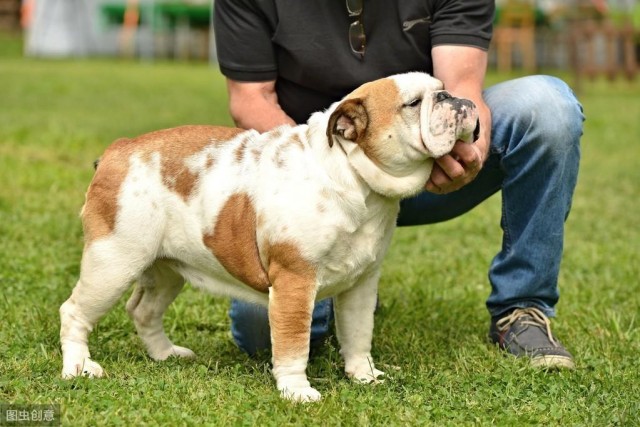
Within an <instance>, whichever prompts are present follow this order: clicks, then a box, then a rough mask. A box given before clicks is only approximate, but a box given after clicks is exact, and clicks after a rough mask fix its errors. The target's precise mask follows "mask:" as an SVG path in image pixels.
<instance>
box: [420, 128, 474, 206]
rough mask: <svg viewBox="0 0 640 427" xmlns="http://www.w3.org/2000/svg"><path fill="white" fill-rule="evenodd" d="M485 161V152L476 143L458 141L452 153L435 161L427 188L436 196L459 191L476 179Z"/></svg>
mask: <svg viewBox="0 0 640 427" xmlns="http://www.w3.org/2000/svg"><path fill="white" fill-rule="evenodd" d="M484 160H485V156H484V155H483V150H482V149H481V148H479V147H478V145H476V143H474V144H469V143H465V142H462V141H458V142H456V144H455V145H454V146H453V150H451V153H449V154H447V155H445V156H442V157H440V158H439V159H437V160H436V161H435V163H434V164H433V170H432V171H431V176H430V177H429V181H427V185H426V186H425V188H426V190H427V191H430V192H432V193H436V194H446V193H450V192H452V191H456V190H459V189H460V188H462V187H463V186H465V185H467V184H468V183H470V182H471V181H473V180H474V179H475V177H476V175H478V172H480V169H482V164H483V163H484Z"/></svg>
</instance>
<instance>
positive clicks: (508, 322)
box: [489, 307, 575, 369]
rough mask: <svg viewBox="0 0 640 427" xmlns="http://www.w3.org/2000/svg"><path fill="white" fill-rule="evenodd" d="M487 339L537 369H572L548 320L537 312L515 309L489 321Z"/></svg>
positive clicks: (566, 353) (571, 358)
mask: <svg viewBox="0 0 640 427" xmlns="http://www.w3.org/2000/svg"><path fill="white" fill-rule="evenodd" d="M489 339H490V340H491V342H493V343H494V344H498V345H499V346H500V348H501V349H503V350H505V351H507V352H508V353H510V354H513V355H514V356H516V357H529V358H530V359H531V366H534V367H536V368H553V369H555V368H567V369H574V368H575V365H574V363H573V356H571V353H569V352H568V351H567V350H566V349H565V348H564V347H563V346H562V344H561V343H560V341H558V340H556V339H555V338H554V337H553V334H552V333H551V325H550V323H549V318H547V316H545V315H544V313H543V312H542V311H540V310H538V309H537V308H533V307H530V308H516V309H515V310H513V311H512V312H510V313H509V314H506V315H505V316H503V317H500V318H494V319H492V320H491V327H490V328H489Z"/></svg>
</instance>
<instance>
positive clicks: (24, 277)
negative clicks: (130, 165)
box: [0, 40, 640, 426]
mask: <svg viewBox="0 0 640 427" xmlns="http://www.w3.org/2000/svg"><path fill="white" fill-rule="evenodd" d="M3 41H4V40H3ZM6 51H9V52H14V51H15V49H14V50H12V49H10V48H7V49H6V50H3V51H1V52H0V54H1V53H6ZM505 77H506V76H497V75H490V76H489V79H490V80H492V81H497V80H501V79H504V78H505ZM0 81H1V82H2V95H1V100H0V105H1V107H0V183H1V186H0V247H1V250H0V286H1V289H2V296H1V297H0V322H1V323H0V324H1V325H2V326H1V328H0V354H1V355H2V356H1V357H0V403H2V402H11V403H60V404H61V406H62V411H63V423H64V424H65V425H107V424H108V425H126V426H128V425H158V424H166V425H256V424H260V425H262V424H264V425H349V426H350V425H443V424H444V425H473V424H480V425H488V424H497V425H638V420H639V419H640V403H639V401H638V396H640V371H639V369H638V362H637V360H638V354H639V352H640V345H639V342H640V328H639V324H640V319H638V311H639V310H638V309H639V305H640V303H639V299H640V297H639V295H640V282H639V280H638V277H639V275H640V274H639V273H640V271H639V269H640V249H639V246H638V242H639V241H640V216H639V215H638V207H639V206H638V202H637V201H638V199H639V196H640V194H639V193H640V191H639V184H640V168H638V166H637V161H638V160H637V159H638V157H639V156H640V148H639V146H638V143H637V140H638V136H640V120H639V118H640V101H639V100H640V86H639V85H638V84H637V83H636V84H629V83H626V82H617V83H608V82H596V83H594V84H592V85H590V86H589V87H587V88H586V92H585V93H584V94H583V95H582V101H583V103H584V106H585V111H586V114H587V117H588V120H587V122H586V124H585V126H586V127H585V136H584V139H583V144H582V148H583V150H582V151H583V161H582V169H581V175H580V179H579V184H578V189H577V193H576V196H575V199H574V204H573V211H572V214H571V217H570V219H569V222H568V227H567V233H568V235H567V239H566V245H565V246H566V253H565V257H564V261H563V271H562V276H561V290H562V299H561V302H560V304H559V307H558V309H559V317H558V319H557V320H555V321H554V331H555V332H556V333H557V335H559V336H560V337H561V339H562V340H563V342H564V343H565V344H566V345H567V347H568V348H569V349H570V350H571V351H572V352H573V353H574V355H575V356H576V362H577V365H578V369H577V370H576V371H575V372H560V373H541V372H538V371H535V370H533V369H531V368H529V367H528V366H526V364H525V363H523V362H522V361H520V360H515V359H513V358H510V357H504V356H503V355H502V354H500V353H499V352H498V351H496V350H495V349H493V348H492V347H491V346H489V345H488V344H487V343H486V341H485V335H486V332H487V328H488V320H489V319H488V315H487V313H486V310H485V308H484V299H485V298H486V297H487V295H488V293H489V285H488V283H487V279H486V274H487V266H488V264H489V262H490V260H491V257H492V256H493V255H494V254H495V253H496V252H497V250H498V249H499V246H500V228H499V217H500V200H499V196H496V197H494V198H492V199H490V200H489V201H487V202H486V203H484V204H483V205H481V206H480V207H478V208H476V209H475V210H474V211H472V212H471V213H469V214H468V215H465V216H464V217H462V218H459V219H456V220H453V221H450V222H447V223H443V224H437V225H434V226H429V227H413V228H404V229H400V230H398V232H397V233H396V236H395V238H394V241H393V245H392V247H391V250H390V252H389V255H388V258H387V260H386V263H385V269H384V273H383V276H382V281H381V289H380V304H381V305H380V308H379V310H378V313H377V316H376V322H377V323H376V333H375V338H374V354H375V356H376V357H377V360H378V363H379V365H380V367H381V368H382V369H383V370H384V371H386V372H387V374H388V378H387V380H386V381H385V383H384V384H380V385H377V386H374V387H369V386H362V385H355V384H352V383H350V382H349V381H348V380H347V379H346V378H345V377H344V374H343V373H342V364H341V361H340V357H339V353H338V349H337V345H336V343H335V339H331V340H329V342H328V343H327V345H326V346H324V347H323V348H322V349H321V350H319V351H318V352H317V353H316V354H315V355H314V357H313V359H312V362H311V364H310V368H309V374H310V377H311V381H312V383H313V384H314V385H315V386H316V387H317V388H318V389H319V390H320V392H321V393H323V395H324V399H323V400H322V401H321V402H319V403H316V404H310V405H292V404H290V403H287V402H284V401H281V400H280V398H279V397H278V393H277V392H276V390H275V386H274V383H273V380H272V378H271V376H270V373H269V358H268V356H266V355H264V356H262V357H258V358H255V359H251V358H248V357H246V356H244V355H243V354H242V353H241V352H240V351H239V350H238V349H237V348H236V347H235V346H234V344H233V342H232V340H231V338H230V334H229V332H228V330H229V321H228V319H227V315H226V311H227V307H228V302H227V301H225V300H223V299H216V298H213V297H210V296H208V295H205V294H202V293H199V292H196V291H194V290H192V289H190V288H188V289H186V290H185V291H184V292H183V294H182V295H181V296H180V297H179V298H178V300H177V301H176V302H175V303H174V304H173V306H172V307H171V308H170V310H169V312H168V313H167V316H166V319H165V325H166V327H167V330H168V332H169V334H170V336H171V337H172V338H173V339H174V340H175V342H176V343H177V344H179V345H185V346H187V347H189V348H191V349H193V350H194V351H195V352H196V353H197V354H198V358H197V359H196V360H195V361H180V360H169V361H167V362H165V363H155V362H153V361H151V360H150V359H149V358H148V357H147V356H146V355H145V353H144V351H143V349H142V346H141V343H140V342H139V340H138V338H137V337H136V336H135V332H134V329H133V326H132V324H131V322H130V321H129V319H128V317H127V316H126V314H125V311H124V307H123V305H124V304H123V303H121V304H120V305H119V306H117V307H116V308H115V309H114V310H113V311H112V312H111V313H110V314H108V315H107V316H106V317H105V318H104V319H103V321H102V322H101V323H100V324H99V325H98V327H97V328H96V330H95V331H94V333H93V335H92V337H91V345H92V352H93V356H94V357H95V359H96V360H97V361H99V362H100V363H101V364H102V366H103V367H104V368H105V369H106V371H107V373H108V377H107V378H105V379H101V380H87V379H84V378H79V379H76V380H72V381H63V380H61V379H59V374H60V369H61V355H60V350H59V343H58V330H59V319H58V312H57V310H58V307H59V306H60V304H61V303H62V302H63V301H64V300H65V299H66V298H67V297H68V296H69V293H70V291H71V289H72V287H73V285H74V284H75V281H76V280H77V275H78V271H79V261H80V255H81V249H82V234H81V226H80V222H79V219H78V212H79V210H80V207H81V206H82V203H83V198H84V191H85V189H86V186H87V184H88V182H89V180H90V179H91V176H92V173H93V166H92V162H93V160H94V159H96V158H97V157H98V156H100V154H101V152H102V151H103V149H104V148H105V147H106V146H107V145H108V144H109V143H110V142H111V141H112V140H113V139H115V138H117V137H121V136H134V135H136V134H140V133H142V132H146V131H149V130H154V129H160V128H166V127H171V126H175V125H179V124H188V123H189V124H195V123H209V124H226V125H228V124H230V123H231V121H230V119H229V117H228V114H227V106H226V90H225V86H224V80H223V79H222V77H221V76H220V75H219V73H218V71H217V70H216V69H215V68H212V67H210V66H207V65H204V64H175V63H164V62H159V63H138V62H127V61H106V60H83V61H70V60H57V61H43V60H28V59H21V58H18V57H16V56H15V55H5V57H1V58H0Z"/></svg>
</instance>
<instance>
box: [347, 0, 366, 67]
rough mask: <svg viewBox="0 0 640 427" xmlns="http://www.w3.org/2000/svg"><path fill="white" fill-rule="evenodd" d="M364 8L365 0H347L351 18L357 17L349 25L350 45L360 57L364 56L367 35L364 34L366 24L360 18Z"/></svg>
mask: <svg viewBox="0 0 640 427" xmlns="http://www.w3.org/2000/svg"><path fill="white" fill-rule="evenodd" d="M363 9H364V0H347V11H348V12H349V18H353V19H355V21H353V22H352V23H351V25H349V45H350V46H351V51H352V52H353V53H354V54H355V55H356V56H357V57H358V58H360V59H363V58H364V50H365V45H366V42H367V37H366V36H365V34H364V26H363V25H362V21H361V20H360V16H361V15H362V10H363Z"/></svg>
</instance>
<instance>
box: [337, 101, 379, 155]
mask: <svg viewBox="0 0 640 427" xmlns="http://www.w3.org/2000/svg"><path fill="white" fill-rule="evenodd" d="M368 123H369V116H368V115H367V109H366V108H365V107H364V105H363V101H362V99H359V98H354V99H346V100H344V101H343V102H342V103H341V104H340V105H338V107H337V108H336V109H335V110H334V111H333V113H332V114H331V116H330V117H329V124H328V125H327V140H328V141H329V147H333V136H334V135H340V136H341V137H342V138H344V139H346V140H349V141H357V140H358V138H360V137H361V136H362V134H364V131H365V130H366V129H367V124H368Z"/></svg>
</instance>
